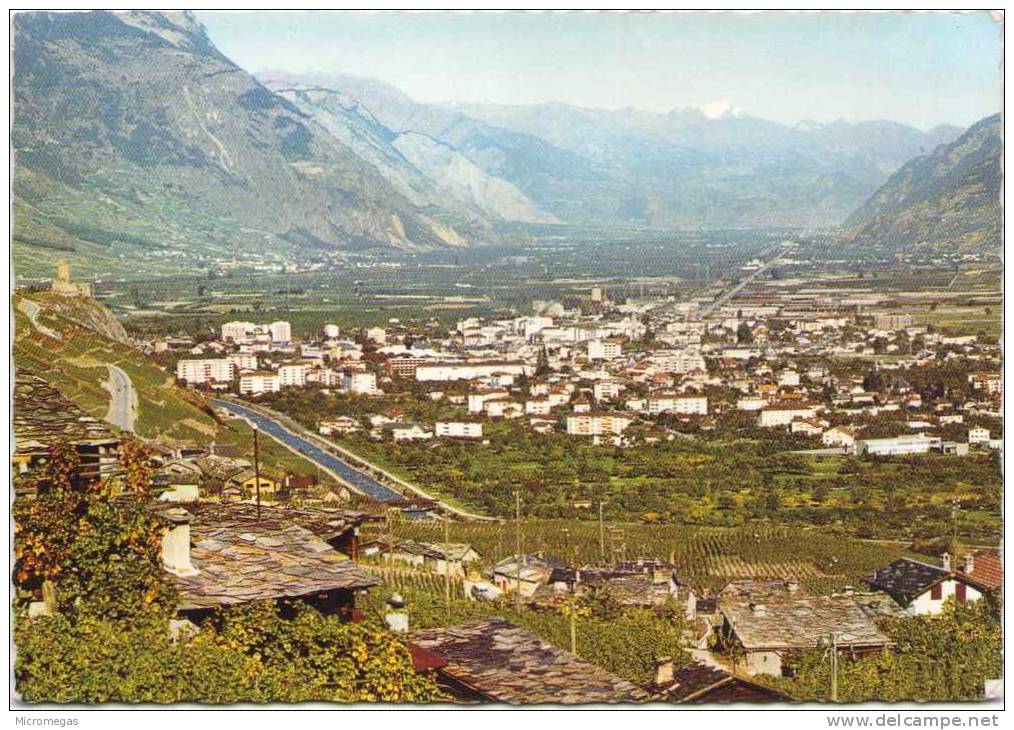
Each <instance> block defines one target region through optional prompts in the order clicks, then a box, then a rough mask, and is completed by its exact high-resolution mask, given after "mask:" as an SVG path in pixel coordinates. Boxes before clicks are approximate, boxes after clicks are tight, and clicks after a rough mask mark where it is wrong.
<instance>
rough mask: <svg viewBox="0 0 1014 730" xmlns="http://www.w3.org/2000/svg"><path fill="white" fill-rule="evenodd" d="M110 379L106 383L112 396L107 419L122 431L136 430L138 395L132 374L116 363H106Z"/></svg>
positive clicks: (131, 431)
mask: <svg viewBox="0 0 1014 730" xmlns="http://www.w3.org/2000/svg"><path fill="white" fill-rule="evenodd" d="M106 368H107V369H108V370H109V380H108V381H106V382H105V383H104V385H105V387H106V390H108V391H109V393H110V395H111V396H112V398H111V399H110V401H109V413H107V414H106V420H107V421H109V422H110V423H111V424H113V425H114V426H116V427H117V428H119V429H120V430H121V431H128V432H130V433H133V432H134V421H135V420H137V410H136V408H135V404H136V403H137V396H136V395H135V394H134V383H133V381H131V379H130V376H129V375H127V374H126V373H125V372H124V371H123V370H122V369H121V368H119V367H117V366H116V365H106Z"/></svg>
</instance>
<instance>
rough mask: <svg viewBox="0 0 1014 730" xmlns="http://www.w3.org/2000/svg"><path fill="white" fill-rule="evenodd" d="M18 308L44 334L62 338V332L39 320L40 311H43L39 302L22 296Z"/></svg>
mask: <svg viewBox="0 0 1014 730" xmlns="http://www.w3.org/2000/svg"><path fill="white" fill-rule="evenodd" d="M18 309H20V310H21V311H22V313H23V314H24V315H25V316H26V317H28V321H29V322H31V324H32V327H34V328H35V329H37V330H38V331H39V332H41V333H42V334H44V335H45V336H46V337H52V338H53V339H54V340H59V339H60V333H59V332H57V331H56V330H54V329H50V328H49V327H47V326H46V325H44V324H42V323H40V322H39V312H41V311H42V309H41V307H39V305H38V304H36V303H35V302H33V301H32V300H31V299H25V298H23V297H22V298H21V299H19V300H18Z"/></svg>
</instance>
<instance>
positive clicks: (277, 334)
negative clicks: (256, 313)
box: [268, 321, 292, 344]
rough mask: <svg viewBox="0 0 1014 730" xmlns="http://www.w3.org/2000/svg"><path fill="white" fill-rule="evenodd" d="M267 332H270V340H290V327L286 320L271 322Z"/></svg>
mask: <svg viewBox="0 0 1014 730" xmlns="http://www.w3.org/2000/svg"><path fill="white" fill-rule="evenodd" d="M268 332H269V333H270V334H271V341H272V342H279V343H282V344H285V343H288V342H292V327H291V326H290V325H289V323H288V322H282V321H278V322H272V323H271V324H269V325H268Z"/></svg>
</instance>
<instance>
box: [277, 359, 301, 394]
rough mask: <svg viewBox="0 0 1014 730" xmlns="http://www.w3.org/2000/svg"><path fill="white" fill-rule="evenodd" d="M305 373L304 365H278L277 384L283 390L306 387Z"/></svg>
mask: <svg viewBox="0 0 1014 730" xmlns="http://www.w3.org/2000/svg"><path fill="white" fill-rule="evenodd" d="M306 371H307V367H306V365H299V364H290V365H280V366H279V367H278V383H279V385H281V386H282V387H283V388H287V387H295V388H302V387H303V386H304V385H306Z"/></svg>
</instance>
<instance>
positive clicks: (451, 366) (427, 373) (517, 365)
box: [415, 360, 525, 381]
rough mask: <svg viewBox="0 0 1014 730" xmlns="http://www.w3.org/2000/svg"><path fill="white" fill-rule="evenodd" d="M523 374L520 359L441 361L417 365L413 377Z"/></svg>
mask: <svg viewBox="0 0 1014 730" xmlns="http://www.w3.org/2000/svg"><path fill="white" fill-rule="evenodd" d="M501 373H502V374H508V375H524V374H525V364H524V363H523V362H520V361H506V360H498V361H487V362H471V363H469V362H442V363H429V364H426V365H418V366H416V369H415V379H416V380H419V381H434V380H437V381H447V380H475V379H477V378H488V377H491V376H493V375H497V374H501Z"/></svg>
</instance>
